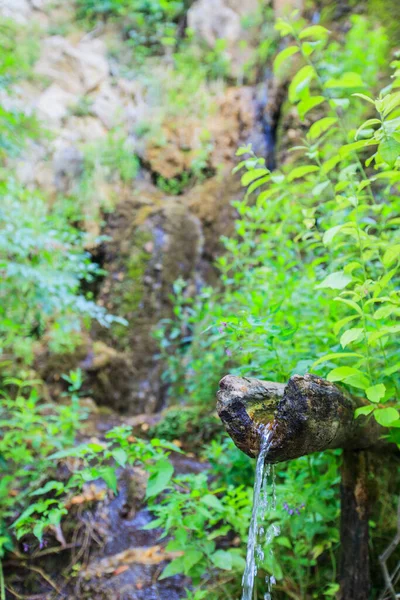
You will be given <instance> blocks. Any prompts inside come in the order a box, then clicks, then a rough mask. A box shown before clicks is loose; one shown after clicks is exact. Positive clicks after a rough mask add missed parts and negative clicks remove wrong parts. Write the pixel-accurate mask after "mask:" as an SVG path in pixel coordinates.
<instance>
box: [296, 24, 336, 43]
mask: <svg viewBox="0 0 400 600" xmlns="http://www.w3.org/2000/svg"><path fill="white" fill-rule="evenodd" d="M329 33H330V31H329V29H326V28H325V27H322V25H311V27H306V28H305V29H303V31H301V32H300V34H299V38H300V39H301V40H304V39H305V38H311V39H313V40H324V39H325V38H326V37H327V36H328V35H329Z"/></svg>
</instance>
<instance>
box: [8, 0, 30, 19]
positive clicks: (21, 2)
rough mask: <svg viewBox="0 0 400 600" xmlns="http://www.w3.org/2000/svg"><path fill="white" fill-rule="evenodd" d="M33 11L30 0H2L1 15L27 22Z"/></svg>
mask: <svg viewBox="0 0 400 600" xmlns="http://www.w3.org/2000/svg"><path fill="white" fill-rule="evenodd" d="M31 11H32V7H31V5H30V4H29V2H28V0H0V15H1V16H3V17H6V18H9V19H13V20H14V21H16V22H17V23H21V24H26V23H27V22H28V20H29V17H30V14H31Z"/></svg>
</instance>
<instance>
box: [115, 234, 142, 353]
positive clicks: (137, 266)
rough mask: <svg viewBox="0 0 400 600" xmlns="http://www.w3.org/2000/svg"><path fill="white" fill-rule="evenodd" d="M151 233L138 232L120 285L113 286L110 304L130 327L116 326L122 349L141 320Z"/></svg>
mask: <svg viewBox="0 0 400 600" xmlns="http://www.w3.org/2000/svg"><path fill="white" fill-rule="evenodd" d="M151 239H152V237H151V234H150V233H147V232H144V231H136V232H135V234H134V239H133V240H132V244H131V248H130V253H129V255H128V256H126V257H125V258H124V259H123V264H122V265H121V267H122V269H121V272H120V275H119V276H118V279H119V284H118V285H114V286H113V290H112V292H111V295H110V297H109V302H110V303H111V304H112V306H113V311H114V312H116V314H118V315H119V316H121V317H124V318H125V319H127V321H128V322H129V326H128V327H126V326H124V325H118V324H115V326H114V327H113V329H112V332H113V336H114V337H115V338H116V339H117V341H118V345H119V346H120V347H121V348H126V347H127V346H128V344H129V341H130V337H131V334H132V327H134V323H135V321H137V320H138V319H139V314H138V313H139V310H140V308H141V304H142V301H143V296H144V293H145V284H144V277H145V273H146V270H147V266H148V262H149V254H148V253H147V252H146V251H145V250H144V246H145V244H146V242H149V241H151Z"/></svg>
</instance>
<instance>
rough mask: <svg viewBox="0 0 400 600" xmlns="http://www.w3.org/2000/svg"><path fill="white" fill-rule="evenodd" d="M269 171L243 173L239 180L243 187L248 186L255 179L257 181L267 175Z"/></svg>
mask: <svg viewBox="0 0 400 600" xmlns="http://www.w3.org/2000/svg"><path fill="white" fill-rule="evenodd" d="M268 174H269V171H268V169H262V168H261V169H252V170H251V171H247V173H245V174H244V175H243V176H242V179H241V183H242V185H243V186H244V187H246V186H248V185H249V183H252V182H253V181H255V180H256V179H259V178H260V177H262V176H263V175H268Z"/></svg>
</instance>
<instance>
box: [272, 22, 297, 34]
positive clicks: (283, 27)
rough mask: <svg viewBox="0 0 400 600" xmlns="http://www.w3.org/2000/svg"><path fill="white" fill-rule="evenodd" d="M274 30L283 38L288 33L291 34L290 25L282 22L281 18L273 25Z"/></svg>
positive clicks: (291, 28)
mask: <svg viewBox="0 0 400 600" xmlns="http://www.w3.org/2000/svg"><path fill="white" fill-rule="evenodd" d="M275 29H276V31H279V33H280V34H281V37H284V36H285V35H288V34H289V33H293V27H292V25H291V24H290V23H288V22H287V21H284V20H283V19H281V18H279V19H278V20H277V22H276V23H275Z"/></svg>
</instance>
